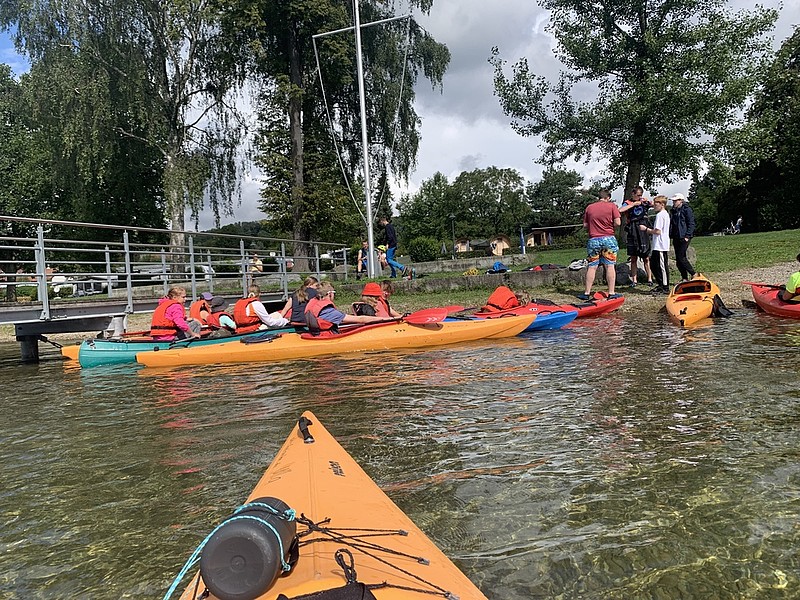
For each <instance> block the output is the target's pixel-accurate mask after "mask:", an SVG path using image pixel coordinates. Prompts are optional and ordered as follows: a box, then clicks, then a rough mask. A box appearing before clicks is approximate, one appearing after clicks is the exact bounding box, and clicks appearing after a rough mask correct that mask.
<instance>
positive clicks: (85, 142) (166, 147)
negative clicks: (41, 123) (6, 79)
mask: <svg viewBox="0 0 800 600" xmlns="http://www.w3.org/2000/svg"><path fill="white" fill-rule="evenodd" d="M0 24H2V25H9V24H13V25H15V26H16V28H17V34H16V39H17V42H18V44H19V46H20V47H21V48H23V49H24V50H25V51H26V52H27V54H28V56H29V57H30V58H31V61H32V63H33V65H34V68H35V67H36V66H37V65H38V64H48V65H49V68H48V69H47V71H48V72H49V73H50V75H51V76H52V77H53V78H54V79H53V80H52V81H51V83H52V85H51V86H46V87H45V90H43V91H44V92H45V93H46V92H47V91H48V89H50V88H53V93H52V94H51V96H52V98H51V99H52V100H53V103H52V105H51V109H50V110H51V115H50V116H51V117H52V119H53V120H55V121H58V122H59V123H60V132H61V136H60V138H59V139H57V140H56V143H57V144H58V145H59V146H60V147H61V148H62V149H63V154H64V155H65V156H68V157H69V156H72V157H74V159H75V162H76V164H78V165H79V166H80V167H81V170H82V171H81V172H82V174H83V175H84V177H85V179H86V181H87V182H90V181H91V180H92V178H99V179H106V178H109V177H115V176H119V174H118V173H112V172H106V169H105V167H106V164H107V162H106V161H105V160H104V158H105V153H106V152H107V149H108V147H109V144H116V146H117V149H118V151H119V152H120V153H123V154H124V153H132V154H134V155H136V154H149V153H151V152H153V151H154V152H156V153H157V154H158V157H159V160H160V165H159V166H160V168H158V169H157V171H156V172H155V173H153V172H151V173H150V174H148V176H151V177H152V176H156V177H159V176H160V184H161V188H162V190H163V191H162V193H161V195H162V197H163V199H164V202H165V205H166V217H167V221H168V224H169V226H170V228H172V229H174V230H182V229H185V223H184V211H185V209H186V207H187V206H188V207H189V208H190V209H191V211H192V213H193V214H194V215H195V216H196V215H197V212H198V211H199V210H200V209H201V207H202V206H203V202H204V199H208V201H209V203H210V205H211V208H212V210H213V211H214V213H215V215H216V216H217V217H219V213H220V210H227V211H230V210H231V206H232V204H233V202H234V200H235V199H236V198H238V196H237V193H238V179H237V177H236V174H237V165H238V164H239V163H238V162H237V160H236V148H237V145H238V143H239V140H240V138H241V126H240V121H239V120H237V119H236V118H235V116H234V111H233V110H232V108H231V104H230V103H229V101H228V100H229V98H228V92H229V91H230V90H231V88H232V78H230V77H229V75H228V72H227V71H226V69H223V68H220V66H221V65H222V64H223V63H222V58H223V57H224V56H223V55H224V46H225V45H224V44H223V43H222V40H221V38H220V29H219V27H218V12H217V10H216V8H215V7H214V6H212V5H211V4H210V1H209V0H187V1H185V2H178V3H175V2H160V3H149V2H142V1H141V0H120V1H118V2H114V3H111V4H109V3H104V2H101V1H100V0H87V1H85V2H84V1H78V0H65V1H64V2H58V3H52V2H41V3H36V4H32V5H31V4H29V3H23V2H20V1H19V0H0ZM65 91H71V93H65ZM42 105H45V103H42ZM117 164H119V163H117ZM128 176H130V174H128ZM172 241H173V243H177V244H180V243H182V241H183V240H182V238H181V237H180V236H173V240H172Z"/></svg>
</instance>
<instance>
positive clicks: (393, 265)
mask: <svg viewBox="0 0 800 600" xmlns="http://www.w3.org/2000/svg"><path fill="white" fill-rule="evenodd" d="M379 223H380V224H381V225H382V226H383V228H384V229H385V230H386V246H387V248H386V262H387V263H388V264H389V268H390V269H391V270H392V274H391V275H390V277H397V271H400V275H402V276H403V277H405V275H406V268H405V267H404V266H403V265H401V264H400V263H399V262H397V261H396V260H395V259H394V253H395V252H397V232H396V231H395V230H394V225H392V222H391V221H390V220H389V219H388V218H387V217H381V219H380V221H379Z"/></svg>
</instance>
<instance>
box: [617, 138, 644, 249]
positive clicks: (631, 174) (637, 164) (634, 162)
mask: <svg viewBox="0 0 800 600" xmlns="http://www.w3.org/2000/svg"><path fill="white" fill-rule="evenodd" d="M641 178H642V158H641V155H640V154H638V153H637V154H636V155H634V152H632V153H631V156H630V158H629V160H628V172H627V173H626V175H625V191H624V196H623V198H622V199H623V200H628V199H629V198H631V197H632V196H633V188H635V187H637V186H638V185H639V181H640V180H641ZM627 217H628V213H627V212H624V213H622V222H621V223H620V230H619V237H620V239H623V235H622V234H623V232H624V231H625V225H626V224H627V222H628V219H627Z"/></svg>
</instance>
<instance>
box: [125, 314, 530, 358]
mask: <svg viewBox="0 0 800 600" xmlns="http://www.w3.org/2000/svg"><path fill="white" fill-rule="evenodd" d="M535 318H536V314H534V313H529V314H528V315H523V316H518V317H507V318H505V319H486V320H483V321H454V322H441V323H429V324H424V325H416V324H411V323H405V322H402V321H401V322H396V323H395V322H392V323H388V324H383V323H382V324H379V325H366V326H364V327H360V328H359V329H358V330H356V331H355V332H353V333H347V334H344V335H338V336H337V335H333V336H330V337H326V336H323V335H320V336H319V337H316V338H315V337H313V336H311V335H309V334H298V333H285V334H283V335H281V336H280V337H275V338H273V339H272V341H270V342H264V343H258V344H247V343H241V342H226V343H224V344H215V345H214V346H202V347H196V348H176V349H172V350H150V351H147V352H140V353H138V354H137V355H136V361H137V362H138V363H140V364H143V365H145V366H148V367H175V366H183V365H209V364H218V363H241V362H267V361H270V362H271V361H276V360H291V359H302V358H312V357H314V356H323V355H326V354H343V353H346V352H364V351H369V350H389V349H398V348H427V347H430V346H441V345H444V344H460V343H463V342H470V341H473V340H479V339H484V338H503V337H512V336H515V335H517V334H519V333H522V331H524V330H525V329H526V328H527V327H528V326H529V325H530V324H531V323H533V320H534V319H535Z"/></svg>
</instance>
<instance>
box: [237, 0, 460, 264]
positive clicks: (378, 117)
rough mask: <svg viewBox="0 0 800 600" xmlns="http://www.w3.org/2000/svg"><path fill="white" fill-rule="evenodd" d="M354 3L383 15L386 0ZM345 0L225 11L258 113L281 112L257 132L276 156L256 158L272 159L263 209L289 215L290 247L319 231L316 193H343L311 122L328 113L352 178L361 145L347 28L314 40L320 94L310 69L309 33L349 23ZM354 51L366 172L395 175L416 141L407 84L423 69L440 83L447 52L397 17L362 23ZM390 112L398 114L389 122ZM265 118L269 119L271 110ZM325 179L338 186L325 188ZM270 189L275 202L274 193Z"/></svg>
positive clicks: (371, 15) (417, 0) (420, 3)
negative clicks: (358, 61) (252, 82)
mask: <svg viewBox="0 0 800 600" xmlns="http://www.w3.org/2000/svg"><path fill="white" fill-rule="evenodd" d="M431 4H432V2H431V0H412V1H411V2H410V5H412V6H415V7H419V8H421V9H422V10H425V11H427V10H429V9H430V7H431ZM359 6H360V9H361V18H362V22H363V23H366V22H371V21H376V20H379V19H383V18H387V17H390V16H392V14H391V12H390V11H391V8H392V3H385V2H381V1H378V0H369V1H366V0H362V1H360V2H359ZM352 8H353V4H352V3H350V2H341V1H340V0H291V1H285V0H280V1H278V0H267V1H263V0H250V1H245V2H240V3H237V4H236V5H235V6H231V7H230V11H226V12H225V19H224V26H225V28H226V30H227V31H230V32H232V33H231V35H232V37H234V36H238V39H239V40H240V44H239V46H240V47H241V48H242V49H243V50H245V52H246V54H245V56H244V57H243V60H242V64H243V65H247V66H246V67H243V68H246V69H250V68H253V69H254V72H255V73H256V76H257V77H258V78H259V79H260V82H261V89H262V90H263V91H264V94H263V95H262V97H261V102H259V104H260V105H261V106H262V107H263V109H264V112H265V113H270V112H272V116H273V117H277V116H278V115H280V116H281V117H282V120H283V123H285V124H288V135H284V137H283V139H281V138H280V136H274V135H271V134H270V135H266V136H262V141H268V142H270V143H269V144H263V145H262V146H261V148H260V152H261V153H262V154H265V155H272V154H274V155H277V157H276V158H275V157H270V156H267V157H264V158H262V165H264V166H267V167H270V166H272V165H275V167H276V170H275V171H272V172H270V171H267V178H268V180H270V181H271V182H273V183H275V186H274V187H273V189H265V200H266V201H265V203H264V205H263V208H264V209H265V210H268V211H270V212H273V211H275V210H281V211H282V212H283V213H285V214H286V216H287V217H289V218H290V219H291V220H292V222H293V223H294V230H293V233H294V238H295V240H298V241H297V242H296V245H295V254H296V255H298V256H307V255H308V254H309V248H308V247H307V245H306V244H304V243H302V242H301V241H300V240H307V239H319V237H318V236H319V226H320V225H321V223H322V222H321V221H320V217H321V216H322V215H320V214H319V210H320V202H321V201H327V202H329V201H331V200H332V198H333V197H334V196H335V197H338V196H342V197H345V196H346V194H347V192H346V190H345V189H344V187H343V182H342V178H341V176H340V175H334V173H335V170H336V169H338V165H337V158H336V154H335V153H334V151H333V148H332V144H331V143H330V141H327V142H326V141H325V139H324V137H323V136H324V134H323V132H322V131H320V129H319V126H320V124H323V125H325V124H327V115H328V112H330V115H331V120H332V122H333V128H334V131H335V135H336V137H337V143H338V145H339V148H340V151H341V156H342V165H343V168H344V171H345V174H346V177H347V178H348V180H350V181H356V180H357V179H358V174H359V173H360V164H361V157H362V155H363V150H364V149H363V148H361V126H360V120H359V114H360V113H359V108H358V93H357V87H356V86H357V80H356V69H355V47H354V42H353V39H354V37H353V34H352V32H344V33H340V34H337V35H333V36H328V37H324V38H321V39H320V40H319V42H318V44H317V46H318V49H319V57H320V64H321V78H322V81H323V86H324V90H325V98H323V94H322V89H323V87H321V86H320V84H319V82H318V80H317V73H316V72H315V65H316V60H315V54H314V46H313V40H312V36H314V35H316V34H321V33H325V32H329V31H333V30H338V29H344V28H347V27H350V26H352V23H353V13H352ZM407 36H408V39H409V40H410V41H409V43H408V45H406V39H407ZM406 48H408V52H406V51H405V50H406ZM363 55H364V64H365V67H364V73H365V87H366V101H367V106H366V111H367V122H368V129H369V131H368V138H369V141H370V148H369V157H370V160H371V165H372V172H373V173H382V172H384V171H389V172H391V173H393V174H395V175H397V176H400V177H404V176H406V175H407V173H408V171H409V169H410V168H411V166H412V165H413V164H414V160H415V157H416V152H417V145H418V141H419V137H418V136H419V134H418V127H419V117H418V116H417V114H416V112H415V110H414V105H413V100H414V84H415V82H416V80H417V77H418V75H419V72H420V71H422V73H423V74H424V75H425V77H427V78H428V79H429V80H430V81H431V82H432V83H433V85H434V86H436V85H441V80H442V77H443V74H444V71H445V68H446V67H447V64H448V62H449V59H450V55H449V52H448V51H447V48H446V47H445V46H443V45H442V44H439V43H437V42H436V41H435V40H433V38H431V36H430V35H428V34H427V32H425V31H424V30H423V29H422V28H420V27H419V26H418V25H417V24H416V23H415V22H414V21H411V22H410V23H409V24H408V25H407V24H406V23H405V22H399V21H396V22H392V23H386V24H383V25H380V26H373V27H369V28H365V29H364V30H363ZM395 119H397V122H398V123H399V126H398V127H396V128H395V127H394V123H395ZM271 121H272V122H273V123H274V122H276V121H275V119H274V118H273V119H271ZM283 126H284V128H286V125H283ZM272 131H274V128H273V129H272ZM327 135H328V136H329V135H330V134H327ZM391 148H394V151H393V152H392V151H390V149H391ZM312 154H313V155H316V157H317V159H318V161H317V160H315V159H312V158H311V157H312ZM309 162H313V163H314V171H312V170H311V169H309V168H308V167H309V166H310V165H309V164H308V163H309ZM276 179H280V180H281V182H280V183H278V182H277V181H276ZM320 187H324V188H326V193H327V196H326V198H325V199H324V200H321V199H320V198H319V189H320ZM371 187H374V186H371ZM333 188H339V192H338V193H337V194H331V193H329V192H330V190H332V189H333ZM315 190H316V191H315ZM356 192H357V190H356ZM277 194H280V198H281V199H282V202H276V199H277ZM356 200H357V201H359V200H358V197H357V196H356ZM336 203H337V204H339V202H338V200H337V201H336ZM362 204H363V202H362ZM341 208H342V209H344V207H341ZM273 214H274V213H273ZM298 268H301V267H298Z"/></svg>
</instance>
